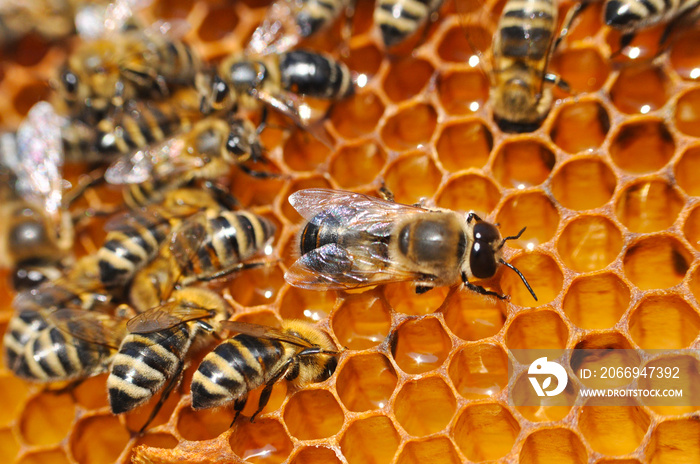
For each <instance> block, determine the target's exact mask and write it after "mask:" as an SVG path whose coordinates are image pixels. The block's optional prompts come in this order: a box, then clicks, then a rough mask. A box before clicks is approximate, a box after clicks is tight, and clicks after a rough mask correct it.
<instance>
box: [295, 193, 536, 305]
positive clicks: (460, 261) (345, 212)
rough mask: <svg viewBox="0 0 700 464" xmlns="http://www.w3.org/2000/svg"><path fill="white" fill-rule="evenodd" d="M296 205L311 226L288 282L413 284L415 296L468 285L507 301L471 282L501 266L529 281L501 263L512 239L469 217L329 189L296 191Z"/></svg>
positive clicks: (316, 286)
mask: <svg viewBox="0 0 700 464" xmlns="http://www.w3.org/2000/svg"><path fill="white" fill-rule="evenodd" d="M289 202H290V203H291V204H292V206H293V207H294V208H295V209H296V210H297V211H298V212H299V214H301V215H302V216H303V217H304V218H305V219H306V220H307V221H308V222H307V223H306V224H305V225H304V228H303V230H302V232H301V235H300V240H299V250H300V253H301V257H300V258H299V259H297V261H296V262H295V263H294V264H293V265H292V266H291V267H290V268H289V270H288V271H287V273H286V274H285V276H284V278H285V280H286V281H287V282H288V283H289V284H291V285H294V286H297V287H301V288H307V289H312V290H330V289H336V290H347V289H353V288H360V287H368V286H373V285H378V284H382V283H389V282H402V281H403V282H414V283H415V284H416V293H424V292H426V291H428V290H430V289H432V288H434V287H438V286H448V285H454V284H456V283H458V282H462V283H463V284H464V285H465V286H466V287H467V288H468V289H470V290H473V291H475V292H477V293H480V294H483V295H492V296H496V297H498V298H501V299H505V298H507V297H506V296H505V295H501V294H498V293H496V292H492V291H488V290H486V289H485V288H483V287H481V286H479V285H475V284H473V283H471V282H470V279H474V278H476V279H487V278H490V277H493V276H494V275H495V274H496V271H497V270H498V267H499V265H501V264H503V265H505V266H507V267H509V268H510V269H512V270H514V271H515V272H516V273H517V274H518V276H519V277H520V279H521V280H522V281H523V283H524V284H525V286H526V287H527V289H528V290H529V291H530V293H531V294H532V297H533V298H534V299H535V300H537V297H536V296H535V292H534V291H533V290H532V288H531V287H530V285H529V284H528V282H527V280H526V279H525V277H524V276H523V275H522V273H521V272H520V271H518V270H517V269H516V268H515V267H514V266H513V265H512V264H510V263H508V262H506V261H504V260H503V258H502V257H501V255H502V248H503V246H504V245H505V243H506V242H507V241H508V240H513V239H517V238H519V237H520V236H521V235H522V233H523V232H524V231H525V229H524V228H523V229H522V230H521V231H520V233H519V234H518V235H516V236H513V237H505V238H501V235H500V233H499V232H498V229H497V228H496V226H495V225H493V224H491V223H489V222H486V221H483V220H481V218H479V217H478V216H477V215H475V214H473V213H469V214H468V215H467V216H466V218H465V217H464V216H463V215H461V214H459V213H456V212H454V211H449V210H443V209H439V210H429V209H425V208H421V207H417V206H408V205H402V204H399V203H394V202H392V201H387V200H382V199H379V198H373V197H369V196H366V195H361V194H358V193H351V192H342V191H334V190H325V189H307V190H300V191H298V192H295V193H294V194H292V195H291V196H290V197H289Z"/></svg>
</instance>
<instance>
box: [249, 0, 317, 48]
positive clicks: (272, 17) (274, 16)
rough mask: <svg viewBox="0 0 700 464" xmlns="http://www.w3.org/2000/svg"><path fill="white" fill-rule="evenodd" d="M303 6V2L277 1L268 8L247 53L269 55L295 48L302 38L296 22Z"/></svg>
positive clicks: (254, 33) (297, 0)
mask: <svg viewBox="0 0 700 464" xmlns="http://www.w3.org/2000/svg"><path fill="white" fill-rule="evenodd" d="M302 5H303V3H302V2H301V0H277V1H276V2H274V3H272V4H271V5H270V6H268V8H267V10H266V12H265V18H263V20H262V22H261V23H260V25H259V26H258V27H257V28H256V29H255V31H253V35H252V36H251V38H250V40H249V41H248V45H247V47H246V52H247V53H248V54H253V55H269V54H273V53H282V52H285V51H287V50H290V49H292V48H294V47H295V46H296V45H297V44H298V43H299V41H300V40H301V38H302V36H301V34H302V32H301V29H300V27H299V26H298V25H297V22H296V16H297V14H298V13H299V11H300V10H301V7H302Z"/></svg>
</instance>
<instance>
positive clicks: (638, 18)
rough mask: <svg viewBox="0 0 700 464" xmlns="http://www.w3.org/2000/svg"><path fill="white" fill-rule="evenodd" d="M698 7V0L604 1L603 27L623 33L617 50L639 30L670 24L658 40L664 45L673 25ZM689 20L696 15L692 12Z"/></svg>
mask: <svg viewBox="0 0 700 464" xmlns="http://www.w3.org/2000/svg"><path fill="white" fill-rule="evenodd" d="M699 5H700V1H698V0H673V1H668V2H664V1H660V0H649V1H641V0H606V2H605V6H604V7H603V20H604V21H605V24H606V25H608V26H610V27H612V28H615V29H617V30H619V31H621V32H622V37H621V38H620V49H623V48H625V47H626V46H628V45H629V44H630V43H631V42H632V39H633V38H634V36H635V34H636V33H637V32H638V31H639V30H642V29H646V28H648V27H651V26H654V25H656V24H662V23H669V24H668V26H667V28H666V30H665V31H664V34H663V36H662V38H661V42H662V43H663V42H664V41H665V40H666V38H667V37H668V34H669V33H670V30H671V28H672V27H673V26H674V25H675V23H676V22H677V21H679V20H680V19H681V18H682V17H683V16H685V14H686V13H690V12H693V11H695V9H696V8H697V7H698V6H699ZM690 17H694V18H695V19H697V14H696V13H691V14H690Z"/></svg>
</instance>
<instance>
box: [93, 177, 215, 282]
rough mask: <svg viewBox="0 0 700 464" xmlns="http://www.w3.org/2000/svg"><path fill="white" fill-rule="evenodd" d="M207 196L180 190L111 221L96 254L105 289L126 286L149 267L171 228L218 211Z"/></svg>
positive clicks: (198, 192)
mask: <svg viewBox="0 0 700 464" xmlns="http://www.w3.org/2000/svg"><path fill="white" fill-rule="evenodd" d="M218 208H219V204H218V203H217V202H216V201H215V200H214V199H213V197H212V196H211V195H210V194H209V193H208V192H207V191H202V190H197V189H188V188H182V189H177V190H172V191H169V192H167V193H166V195H165V200H164V202H163V203H162V204H151V205H148V206H147V207H144V208H140V209H138V210H133V211H130V212H127V213H125V214H122V215H119V216H117V217H115V218H113V219H111V220H110V221H109V222H108V223H107V224H106V226H105V230H107V231H108V232H107V236H106V237H105V241H104V244H103V245H102V246H101V247H100V249H99V250H98V251H97V258H98V266H99V269H100V281H101V282H102V284H103V285H105V286H106V287H113V286H117V285H122V286H123V285H126V284H127V283H128V282H130V281H131V278H132V277H133V276H134V274H135V273H136V271H138V270H139V269H140V268H141V267H143V266H144V265H146V264H148V263H149V262H150V261H151V260H152V259H153V258H154V257H155V256H156V255H157V254H158V250H159V249H160V246H161V244H162V243H163V242H164V241H165V239H166V238H167V237H168V236H169V234H170V231H171V230H172V227H173V226H175V225H177V223H178V222H179V221H180V220H182V219H183V218H186V217H188V216H191V215H193V214H195V213H197V212H198V211H203V210H205V209H214V210H218Z"/></svg>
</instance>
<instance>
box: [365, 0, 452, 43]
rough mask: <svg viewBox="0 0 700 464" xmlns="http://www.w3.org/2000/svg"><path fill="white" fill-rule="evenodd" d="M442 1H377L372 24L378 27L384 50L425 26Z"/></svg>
mask: <svg viewBox="0 0 700 464" xmlns="http://www.w3.org/2000/svg"><path fill="white" fill-rule="evenodd" d="M442 3H443V0H379V1H378V2H377V3H376V4H375V6H374V23H375V24H376V25H378V26H379V30H380V31H381V35H382V41H383V42H384V46H385V47H386V48H390V47H393V46H395V45H398V44H399V43H401V42H403V41H404V40H406V39H407V38H408V37H410V36H411V35H413V34H414V33H415V32H416V31H417V30H418V29H420V28H421V27H423V26H425V25H426V23H427V22H428V19H429V18H430V16H431V15H432V14H434V13H435V12H436V11H437V10H438V9H439V8H440V7H441V6H442Z"/></svg>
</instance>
